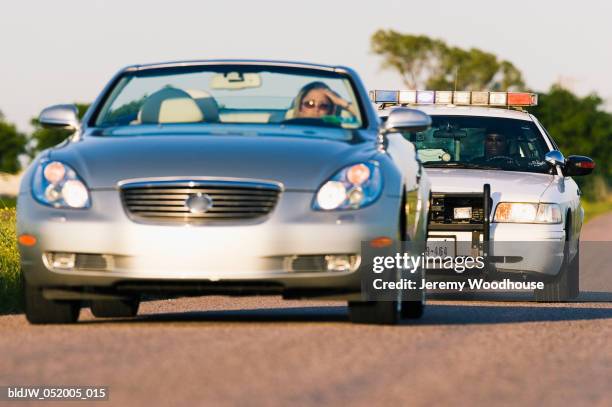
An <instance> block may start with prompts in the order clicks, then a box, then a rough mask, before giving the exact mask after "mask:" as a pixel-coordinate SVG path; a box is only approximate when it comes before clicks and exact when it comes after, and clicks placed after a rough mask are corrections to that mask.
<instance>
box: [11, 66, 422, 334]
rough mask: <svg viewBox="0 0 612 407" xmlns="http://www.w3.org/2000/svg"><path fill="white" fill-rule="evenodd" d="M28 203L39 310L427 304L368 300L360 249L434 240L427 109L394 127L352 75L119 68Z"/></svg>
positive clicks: (32, 182) (29, 258)
mask: <svg viewBox="0 0 612 407" xmlns="http://www.w3.org/2000/svg"><path fill="white" fill-rule="evenodd" d="M40 122H41V124H43V125H45V126H55V127H62V128H67V129H71V130H73V131H74V133H73V135H72V136H71V137H70V138H69V139H67V140H66V141H65V142H63V143H61V144H60V145H58V146H56V147H54V148H51V149H49V150H46V151H44V152H42V153H41V154H40V155H39V156H38V157H36V159H35V160H34V161H33V162H32V164H31V165H30V166H29V168H28V170H27V172H26V174H25V176H24V177H23V181H22V184H21V190H20V193H19V198H18V234H19V236H18V240H19V244H20V252H21V262H22V270H23V276H24V296H25V310H26V316H27V318H28V320H29V321H30V322H31V323H70V322H75V321H76V320H77V319H78V315H79V310H80V308H81V307H82V306H84V305H89V306H90V307H91V310H92V312H93V314H94V315H95V316H97V317H129V316H134V315H136V314H137V310H138V306H139V302H140V299H141V298H142V296H143V295H145V296H147V298H154V297H164V296H165V297H173V296H179V295H212V294H214V295H264V294H265V295H268V294H278V295H283V296H284V297H285V298H337V299H341V300H344V301H349V315H350V319H351V320H352V321H354V322H366V323H368V322H371V323H395V322H397V321H398V319H399V318H401V317H402V315H403V316H405V317H418V316H420V315H421V313H422V310H423V297H422V296H421V297H420V298H419V299H418V300H414V299H412V300H406V299H405V297H400V298H397V299H396V300H392V301H364V300H363V298H364V297H362V296H361V278H360V273H362V269H364V267H365V268H366V269H367V267H366V266H367V265H365V264H362V256H361V247H362V244H364V243H365V244H371V245H373V246H374V247H381V246H384V245H387V244H389V242H392V241H397V240H411V239H414V240H423V239H425V237H426V233H427V232H426V228H427V216H428V215H427V210H428V202H429V193H430V192H429V182H428V179H427V176H426V174H424V173H422V172H421V171H420V165H419V163H418V161H417V160H416V153H415V149H414V146H413V144H412V143H410V142H408V141H407V140H405V139H404V138H403V137H402V136H401V134H399V133H398V131H400V130H402V131H421V130H424V129H426V128H427V127H428V126H429V124H430V123H431V119H430V118H429V116H427V115H426V114H424V113H422V112H419V111H416V110H412V109H407V108H405V109H397V110H396V111H394V112H393V113H392V114H391V115H390V116H389V118H388V120H387V121H386V124H385V125H384V126H381V122H380V120H379V118H378V116H377V114H376V111H375V110H374V107H373V106H372V104H371V102H370V101H369V99H368V94H367V92H366V90H365V89H364V86H363V84H362V83H361V81H360V79H359V77H358V76H357V74H356V73H355V72H353V71H352V70H351V69H348V68H344V67H337V66H334V67H332V66H320V65H311V64H302V63H285V62H269V61H196V62H178V63H162V64H154V65H139V66H130V67H128V68H125V69H123V70H121V71H120V72H119V73H118V74H117V75H116V76H115V77H114V78H113V79H112V80H111V81H110V83H109V84H108V86H107V87H106V88H105V89H104V91H103V92H102V93H101V95H100V96H99V97H98V99H97V100H96V101H95V102H94V103H93V104H92V105H91V107H90V108H89V110H88V111H87V113H86V114H85V116H84V117H83V119H82V121H79V120H78V119H77V114H76V109H75V107H73V106H71V105H58V106H53V107H50V108H47V109H45V110H44V111H43V112H42V113H41V115H40Z"/></svg>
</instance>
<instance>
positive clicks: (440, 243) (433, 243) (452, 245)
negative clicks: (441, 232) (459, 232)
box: [426, 236, 457, 258]
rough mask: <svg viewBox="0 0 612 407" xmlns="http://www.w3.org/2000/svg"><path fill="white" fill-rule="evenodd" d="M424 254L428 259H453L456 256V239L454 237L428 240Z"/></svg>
mask: <svg viewBox="0 0 612 407" xmlns="http://www.w3.org/2000/svg"><path fill="white" fill-rule="evenodd" d="M426 254H427V256H430V257H442V258H445V257H455V256H456V255H457V238H456V237H454V236H448V237H446V236H440V237H430V238H428V239H427V251H426Z"/></svg>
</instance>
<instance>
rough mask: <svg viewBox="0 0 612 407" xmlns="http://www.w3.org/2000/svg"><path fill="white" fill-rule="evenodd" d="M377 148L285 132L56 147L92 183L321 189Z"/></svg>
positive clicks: (104, 140) (88, 140)
mask: <svg viewBox="0 0 612 407" xmlns="http://www.w3.org/2000/svg"><path fill="white" fill-rule="evenodd" d="M375 154H376V149H375V144H374V142H372V140H369V139H365V140H363V141H359V142H357V141H352V142H349V141H339V140H329V139H321V138H304V137H287V136H282V135H280V136H279V135H274V136H261V135H251V136H249V135H223V136H218V135H216V136H211V135H206V136H202V135H180V134H177V135H162V136H158V135H155V136H151V135H146V136H138V135H131V136H125V137H116V136H110V137H109V136H101V137H97V136H89V137H85V138H83V139H82V140H81V141H78V142H74V143H69V144H67V145H66V146H64V147H63V148H58V149H55V150H52V151H51V153H50V157H49V158H50V159H54V160H60V161H63V162H65V163H68V164H69V165H71V166H73V167H74V169H75V170H76V171H77V173H78V174H79V175H80V176H81V177H82V178H83V179H84V180H85V182H86V183H87V185H88V186H89V188H91V189H100V188H115V187H116V186H117V184H118V183H119V182H120V181H126V180H133V179H140V178H162V177H177V178H182V179H185V178H187V179H189V178H190V177H212V178H240V179H254V180H268V181H276V182H280V183H282V184H283V186H284V188H285V189H288V190H291V189H293V190H307V191H314V190H316V189H317V188H318V187H319V186H320V184H321V183H322V182H324V181H325V180H326V179H327V178H329V177H331V176H332V175H334V173H336V172H337V171H338V170H339V169H341V168H342V167H344V166H345V165H348V164H351V163H355V162H360V161H365V160H368V159H370V158H371V157H372V156H374V155H375Z"/></svg>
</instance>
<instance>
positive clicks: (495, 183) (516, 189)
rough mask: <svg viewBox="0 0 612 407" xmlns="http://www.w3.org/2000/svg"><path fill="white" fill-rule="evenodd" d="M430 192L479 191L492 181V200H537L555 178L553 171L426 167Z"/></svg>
mask: <svg viewBox="0 0 612 407" xmlns="http://www.w3.org/2000/svg"><path fill="white" fill-rule="evenodd" d="M427 174H428V175H429V179H430V180H431V184H432V188H431V190H432V192H482V189H483V185H484V184H486V183H488V184H490V185H491V197H492V198H493V200H494V201H495V202H501V201H506V202H508V201H514V202H538V201H539V200H540V197H541V196H542V195H543V194H544V191H546V189H547V188H548V187H549V186H550V185H551V183H552V182H553V180H554V177H553V176H552V175H548V174H536V173H527V172H516V171H499V170H472V169H456V168H427Z"/></svg>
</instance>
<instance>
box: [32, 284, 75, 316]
mask: <svg viewBox="0 0 612 407" xmlns="http://www.w3.org/2000/svg"><path fill="white" fill-rule="evenodd" d="M22 282H23V300H24V308H25V315H26V318H27V320H28V321H29V322H30V323H31V324H73V323H75V322H76V321H77V320H78V319H79V313H80V311H81V303H80V301H52V300H47V299H46V298H44V297H43V295H42V290H41V289H40V288H38V287H34V286H32V285H30V284H28V282H27V281H25V279H24V280H23V281H22Z"/></svg>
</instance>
